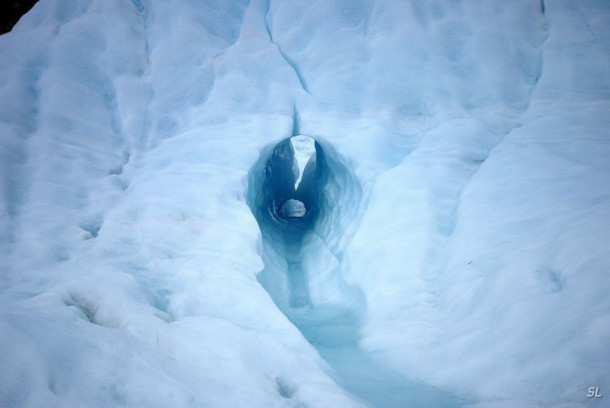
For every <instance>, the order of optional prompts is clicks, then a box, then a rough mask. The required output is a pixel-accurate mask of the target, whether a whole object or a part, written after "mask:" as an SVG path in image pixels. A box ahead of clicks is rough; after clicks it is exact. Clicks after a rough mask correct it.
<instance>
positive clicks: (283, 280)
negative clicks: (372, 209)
mask: <svg viewBox="0 0 610 408" xmlns="http://www.w3.org/2000/svg"><path fill="white" fill-rule="evenodd" d="M360 201H361V187H360V184H359V183H358V181H357V179H356V177H355V176H354V175H353V174H352V172H351V170H350V169H349V167H348V166H347V165H346V163H345V161H344V160H343V159H342V158H341V157H340V156H339V155H338V154H337V152H335V150H334V149H333V148H332V147H330V146H328V145H326V144H324V143H323V142H320V141H317V140H314V139H313V138H311V137H308V136H303V135H297V136H292V137H290V138H287V139H284V140H282V141H280V142H279V143H277V144H275V145H273V146H270V147H268V148H267V149H265V150H264V151H263V153H262V154H261V156H260V158H259V160H258V161H257V163H256V164H255V165H254V166H253V168H252V170H251V172H250V176H249V190H248V204H249V206H250V208H251V210H252V213H253V214H254V216H255V217H256V220H257V221H258V224H259V226H260V229H261V233H262V236H263V253H262V257H263V261H264V262H265V270H264V271H262V272H261V273H260V274H259V281H260V282H261V284H262V285H263V286H264V287H265V289H267V291H268V292H269V294H270V295H271V296H272V298H273V299H274V301H275V302H276V303H277V304H278V306H279V307H280V308H281V309H282V310H284V311H285V312H286V310H287V309H288V308H299V307H304V306H307V305H311V303H312V301H314V303H316V304H321V303H324V302H325V299H324V295H321V294H320V293H310V284H309V281H310V278H311V276H310V275H311V271H310V270H308V269H311V268H307V267H304V264H305V263H308V262H304V261H307V260H308V259H309V260H312V259H325V258H330V259H332V260H333V262H330V264H332V265H334V266H337V265H338V264H339V263H340V259H341V256H342V249H343V248H344V246H345V242H346V236H348V235H349V226H350V225H353V221H354V220H355V217H356V214H357V211H358V208H359V206H360ZM308 264H309V265H311V262H309V263H308ZM312 296H313V298H312Z"/></svg>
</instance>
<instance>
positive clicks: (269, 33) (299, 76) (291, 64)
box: [263, 0, 311, 95]
mask: <svg viewBox="0 0 610 408" xmlns="http://www.w3.org/2000/svg"><path fill="white" fill-rule="evenodd" d="M270 8H271V0H268V1H267V9H266V10H265V17H264V19H263V20H264V24H265V30H266V31H267V36H268V37H269V41H271V43H272V44H273V45H275V47H276V48H277V51H278V53H279V54H280V56H281V57H282V59H283V60H284V61H285V62H286V64H288V66H289V67H290V68H291V69H292V71H293V72H294V74H295V75H296V77H297V80H298V81H299V84H300V85H301V88H303V90H304V91H305V92H306V93H307V94H309V95H311V92H309V87H308V86H307V81H306V80H305V77H304V76H303V73H302V72H301V68H300V67H299V66H298V64H297V63H296V62H295V61H294V60H293V59H292V58H290V57H289V56H288V54H286V52H284V50H282V47H281V46H280V44H279V43H278V42H276V41H275V39H274V38H273V32H272V31H271V25H270V23H269V10H270Z"/></svg>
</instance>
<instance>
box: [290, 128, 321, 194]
mask: <svg viewBox="0 0 610 408" xmlns="http://www.w3.org/2000/svg"><path fill="white" fill-rule="evenodd" d="M315 142H316V141H315V140H313V139H312V138H311V137H309V136H304V135H299V136H293V137H291V138H290V144H291V145H292V148H293V149H294V159H295V161H296V163H297V167H298V169H299V175H298V177H297V179H296V181H295V182H294V189H295V190H296V189H297V188H299V184H300V183H301V179H302V178H303V172H304V171H305V166H307V163H308V162H309V160H310V159H311V156H312V155H313V154H315V152H316V148H315Z"/></svg>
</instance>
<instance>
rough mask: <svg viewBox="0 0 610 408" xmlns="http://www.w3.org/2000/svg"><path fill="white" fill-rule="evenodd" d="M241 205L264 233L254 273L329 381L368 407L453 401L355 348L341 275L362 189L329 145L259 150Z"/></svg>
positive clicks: (354, 299)
mask: <svg viewBox="0 0 610 408" xmlns="http://www.w3.org/2000/svg"><path fill="white" fill-rule="evenodd" d="M247 197H248V204H249V206H250V208H251V210H252V212H253V214H254V216H255V217H256V220H257V221H258V224H259V227H260V229H261V233H262V237H263V246H262V253H261V255H262V258H263V261H264V264H265V268H264V270H263V271H261V272H260V273H259V275H258V280H259V282H260V283H261V285H262V286H263V287H264V288H265V289H266V290H267V292H268V293H269V294H270V296H271V297H272V298H273V300H274V302H275V303H276V304H277V305H278V307H279V308H280V310H282V311H283V312H284V314H285V315H286V316H287V317H288V319H290V320H291V321H292V322H293V323H294V324H295V326H296V327H297V328H298V329H299V330H300V331H301V333H302V334H303V336H304V337H305V338H306V339H307V340H308V341H309V342H310V343H311V344H312V345H313V346H314V347H315V348H316V349H317V350H318V352H319V353H320V355H321V356H322V357H323V358H324V359H325V360H326V361H327V362H328V363H329V365H330V366H331V367H332V369H333V373H334V374H333V375H334V377H335V380H336V381H337V382H338V383H339V384H341V385H342V386H343V387H345V389H346V390H348V391H349V392H351V393H353V394H354V395H356V396H358V398H360V399H362V400H364V401H367V402H368V403H370V404H371V405H372V406H377V407H384V408H391V407H404V406H405V401H410V402H411V403H412V404H413V405H409V406H430V407H443V408H448V407H455V406H457V404H456V403H455V400H454V399H453V398H452V397H451V396H449V395H446V394H444V393H442V392H439V391H438V390H435V389H433V388H431V387H428V386H424V385H422V384H416V383H413V382H410V381H409V380H408V379H406V378H404V377H402V376H401V375H399V374H397V373H395V372H393V371H392V370H390V369H388V368H387V367H385V366H383V365H380V364H378V363H377V362H376V361H375V360H374V359H372V358H371V356H370V355H369V354H368V353H367V352H365V351H364V350H362V349H361V348H360V344H359V332H360V327H361V323H362V316H363V314H364V311H365V308H366V304H365V303H366V302H365V301H364V298H363V295H362V293H361V292H360V291H359V288H354V287H352V286H350V285H349V284H348V283H346V281H345V280H344V279H343V276H342V259H343V250H344V248H345V247H346V245H347V243H348V242H349V239H350V237H351V235H352V234H353V231H354V229H355V227H356V224H357V222H358V217H359V209H360V207H361V202H362V190H361V186H360V183H359V182H358V180H357V178H356V176H355V175H354V174H353V173H352V171H351V169H350V167H349V166H348V165H347V163H346V161H345V160H344V159H342V158H341V156H340V155H339V154H338V153H337V152H336V151H335V150H334V149H333V148H332V147H331V146H330V145H327V144H324V143H323V142H319V141H316V140H313V139H311V138H309V137H306V136H293V137H291V138H288V139H285V140H283V141H281V142H279V143H277V144H276V145H273V146H270V147H268V148H267V149H265V150H264V151H263V153H262V154H261V156H260V158H259V160H258V161H257V163H256V164H255V165H254V166H253V168H252V169H251V171H250V175H249V189H248V194H247Z"/></svg>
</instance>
